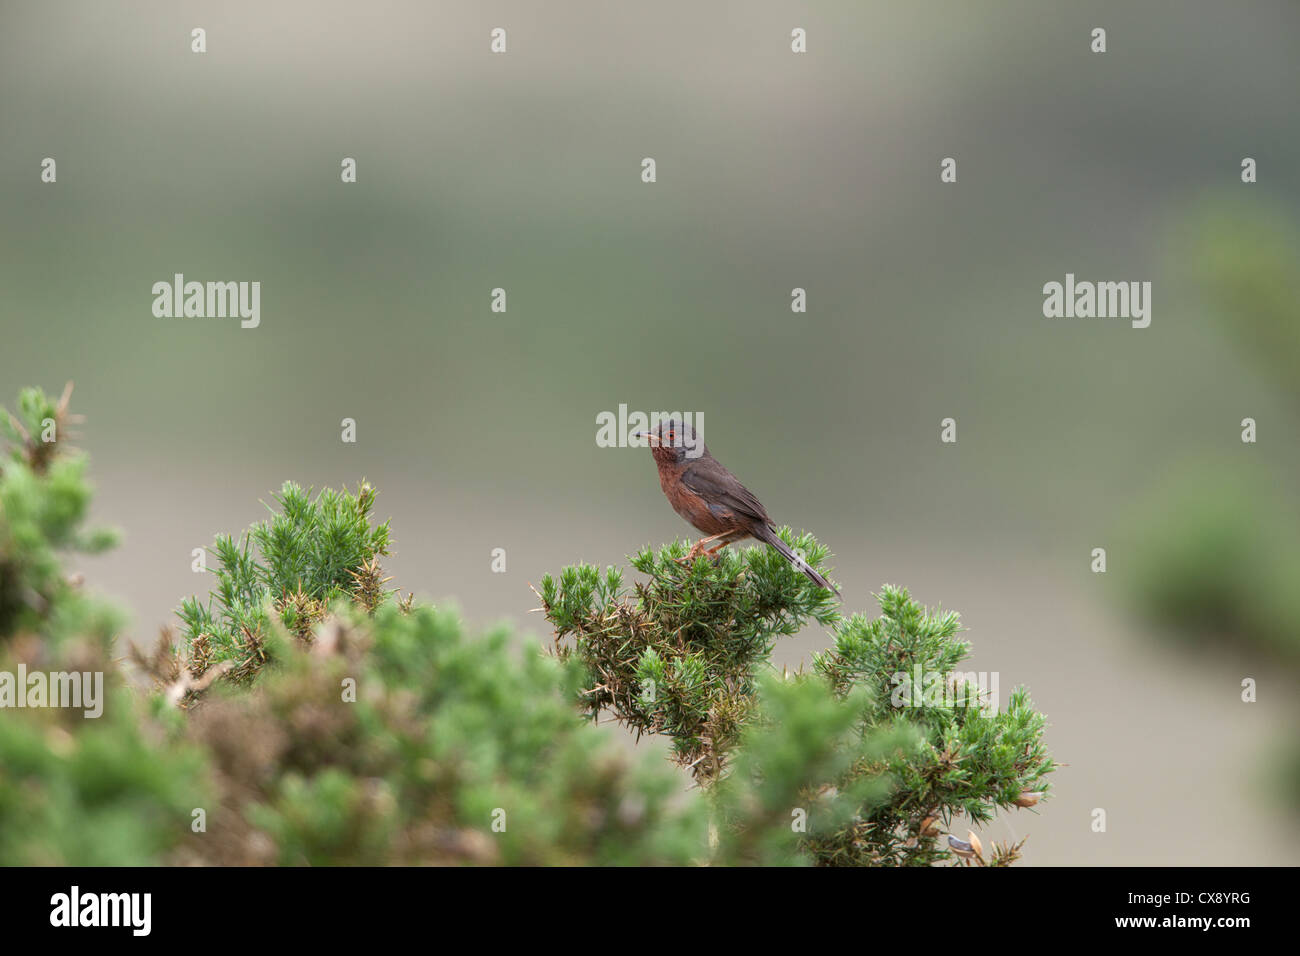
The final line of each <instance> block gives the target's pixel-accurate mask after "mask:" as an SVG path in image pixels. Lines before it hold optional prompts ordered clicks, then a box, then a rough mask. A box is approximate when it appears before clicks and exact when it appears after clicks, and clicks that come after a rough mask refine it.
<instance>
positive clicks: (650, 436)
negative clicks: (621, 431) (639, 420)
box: [632, 432, 659, 443]
mask: <svg viewBox="0 0 1300 956" xmlns="http://www.w3.org/2000/svg"><path fill="white" fill-rule="evenodd" d="M632 437H633V438H644V439H645V440H646V441H648V442H652V443H658V441H659V436H658V435H656V434H655V433H654V432H633V433H632Z"/></svg>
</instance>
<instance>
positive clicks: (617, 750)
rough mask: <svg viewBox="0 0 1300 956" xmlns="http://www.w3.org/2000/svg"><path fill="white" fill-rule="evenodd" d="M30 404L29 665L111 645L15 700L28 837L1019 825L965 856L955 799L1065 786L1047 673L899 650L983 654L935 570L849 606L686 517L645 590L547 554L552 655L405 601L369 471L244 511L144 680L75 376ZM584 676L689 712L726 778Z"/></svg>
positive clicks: (661, 855) (571, 840) (210, 841)
mask: <svg viewBox="0 0 1300 956" xmlns="http://www.w3.org/2000/svg"><path fill="white" fill-rule="evenodd" d="M20 408H21V409H22V415H21V417H19V418H16V419H15V420H14V421H13V422H11V423H10V426H11V427H10V431H9V432H8V434H9V435H10V442H11V447H10V448H9V449H7V457H6V458H5V464H4V470H3V473H0V534H2V535H3V536H2V537H0V545H2V547H3V551H2V552H0V557H2V561H0V571H2V573H3V578H2V579H0V592H2V593H4V594H6V595H9V596H10V597H9V603H8V604H7V605H6V613H5V616H4V617H3V618H0V624H2V626H0V671H5V670H11V669H13V668H14V667H15V666H17V664H19V663H22V664H24V665H26V666H28V667H36V666H40V667H44V668H47V669H50V670H55V669H68V670H74V669H75V670H80V671H100V672H102V673H103V674H104V677H105V695H104V706H103V716H102V717H101V718H98V719H86V718H85V717H83V715H82V712H81V711H79V710H70V709H68V708H56V707H41V708H29V709H25V710H22V711H15V710H9V709H5V710H0V864H15V863H20V864H93V865H123V864H157V863H173V864H174V863H193V864H239V865H260V864H272V865H273V864H281V865H305V864H313V865H317V864H341V865H346V864H430V863H432V864H489V865H490V864H582V865H585V864H596V865H608V864H634V865H658V864H663V865H686V864H704V863H712V864H733V863H741V864H754V863H757V864H794V865H807V864H848V865H867V864H925V863H933V862H937V861H942V860H947V861H953V862H972V861H975V862H980V863H986V864H1001V863H1007V862H1011V861H1012V860H1014V859H1015V857H1016V855H1017V852H1018V847H993V848H992V849H991V851H989V852H984V851H983V850H982V848H973V849H970V850H967V851H964V853H963V855H962V856H960V857H956V858H954V857H953V856H952V855H950V853H949V844H947V843H943V844H941V843H940V842H939V840H940V837H941V827H940V824H944V825H946V824H948V823H950V822H951V820H952V818H953V817H954V816H955V815H957V814H964V815H965V816H967V817H969V818H970V819H972V820H976V821H980V820H987V819H989V818H990V817H991V816H992V814H993V813H994V812H995V811H996V810H999V809H1007V808H1010V807H1012V806H1022V805H1027V804H1028V803H1033V802H1036V801H1037V798H1038V796H1039V795H1040V794H1041V792H1042V790H1043V789H1044V786H1043V782H1042V781H1043V777H1044V776H1045V775H1046V774H1047V773H1049V772H1050V771H1051V769H1052V764H1051V760H1050V758H1049V757H1047V755H1046V753H1045V751H1044V750H1043V748H1042V742H1041V733H1042V728H1043V718H1042V716H1041V715H1039V714H1037V713H1035V712H1034V711H1033V710H1032V708H1031V706H1030V704H1029V701H1028V697H1027V696H1025V695H1024V693H1023V692H1022V691H1017V692H1016V693H1015V694H1013V696H1012V704H1011V707H1010V708H1009V710H1008V711H1007V712H1006V713H1002V714H984V713H983V712H982V710H980V709H978V708H965V709H962V708H947V709H945V708H943V707H937V708H932V707H926V708H922V709H919V710H917V709H911V708H903V707H899V706H897V705H896V703H895V702H894V701H893V700H892V697H891V693H892V692H891V686H890V685H891V678H892V677H893V671H894V670H895V669H897V670H902V671H909V672H910V668H911V667H912V666H914V665H919V666H921V667H923V668H926V669H929V668H936V667H937V668H950V667H955V666H956V665H957V664H958V663H959V662H960V661H961V660H962V658H963V657H964V655H965V652H966V646H965V644H964V643H962V642H960V641H957V640H956V639H955V635H956V631H957V628H958V622H957V619H956V616H955V615H951V614H933V615H932V614H929V613H928V612H926V611H925V610H924V609H923V608H920V607H919V606H918V605H916V604H915V602H913V601H912V600H911V599H910V597H909V596H908V595H907V593H906V592H905V591H901V590H897V589H892V588H886V589H885V590H884V592H883V593H882V595H881V601H882V616H881V617H880V618H878V619H875V620H871V621H868V620H866V619H865V618H862V617H860V616H858V617H853V618H850V619H848V620H847V621H846V620H844V619H842V618H841V617H840V615H839V613H838V611H837V609H836V608H835V606H834V605H833V603H832V602H831V599H830V595H829V594H828V593H827V592H825V591H823V590H822V589H819V588H816V587H815V586H813V585H812V584H811V582H809V581H808V579H807V578H805V577H804V576H803V575H801V574H798V573H796V572H795V571H794V569H793V568H791V567H790V566H789V565H788V564H787V563H786V562H785V561H784V560H783V559H781V558H780V557H779V556H777V555H776V554H775V553H773V552H771V551H770V550H769V549H767V548H753V549H749V550H747V551H741V552H735V551H727V552H723V553H722V554H721V555H720V556H719V558H718V560H716V561H712V560H709V559H708V558H700V559H697V560H694V561H692V562H690V563H689V564H683V563H680V562H679V560H678V559H679V558H682V557H683V556H684V554H685V546H684V545H682V544H680V543H675V544H673V545H670V546H668V547H667V548H664V549H661V550H660V551H657V552H652V551H649V550H646V551H642V552H641V553H639V554H638V555H636V556H635V558H634V559H633V567H634V570H635V571H636V572H637V573H639V574H640V575H643V576H644V580H640V581H637V582H636V583H634V584H632V585H630V586H629V585H627V584H626V583H625V578H624V574H623V572H622V571H619V570H617V569H610V570H607V571H606V572H604V573H600V572H598V571H597V570H596V569H595V568H591V567H588V566H580V567H577V568H568V569H565V570H564V572H562V574H561V575H560V577H559V579H558V580H551V579H549V578H548V579H546V580H544V581H543V582H542V586H541V594H542V599H543V604H544V606H545V608H546V611H547V614H548V617H550V619H551V621H552V623H553V624H554V625H555V627H556V630H557V642H556V646H555V648H554V653H552V654H550V655H547V654H543V653H541V652H540V651H538V650H536V649H532V648H528V649H521V648H519V647H518V646H517V644H516V642H514V641H512V640H511V638H510V635H509V634H508V633H507V632H506V631H504V630H500V629H498V630H495V631H492V632H491V633H489V634H487V635H485V636H482V637H480V638H478V639H473V640H472V639H469V638H468V637H467V636H466V635H465V633H464V629H463V628H462V627H461V625H460V623H459V622H458V621H457V619H456V617H455V616H454V615H453V614H452V613H450V612H449V611H446V610H440V609H436V608H433V607H430V606H428V605H424V604H420V603H418V602H416V601H414V599H412V598H408V599H407V600H406V601H397V600H394V599H393V596H392V594H393V592H390V591H389V590H388V589H387V588H386V586H385V579H384V578H383V577H382V576H381V575H382V572H381V570H380V568H379V563H378V559H379V557H380V556H382V555H385V554H387V553H388V549H389V546H390V534H389V527H388V524H387V523H386V522H385V523H376V522H375V521H374V519H373V509H374V502H375V491H374V489H373V488H371V487H370V486H368V485H366V484H364V483H363V484H362V485H361V486H360V487H359V488H358V489H357V491H356V492H349V491H346V490H345V491H338V492H335V491H329V490H326V491H323V492H321V493H320V494H319V495H316V496H314V497H313V496H312V495H311V493H309V492H307V491H304V490H303V489H301V488H299V487H298V486H296V485H293V484H286V485H285V486H284V487H283V489H282V490H281V492H280V494H279V495H278V496H276V497H275V499H274V505H273V506H272V507H271V517H270V518H268V519H267V520H265V521H263V522H262V523H260V524H257V525H255V526H253V527H252V528H250V529H248V530H247V531H246V532H244V533H243V534H241V535H239V536H238V537H235V536H221V537H219V538H218V539H217V543H216V545H215V546H214V549H213V550H214V554H215V557H216V560H215V565H216V566H215V568H214V573H215V579H216V586H215V587H214V588H213V590H212V593H211V595H210V598H209V600H208V601H207V602H205V603H203V604H200V603H199V602H198V601H197V600H196V599H193V598H191V599H189V600H187V601H185V602H184V603H183V604H182V606H181V610H180V617H181V620H182V622H183V626H184V630H183V634H182V636H181V645H182V646H181V647H180V648H179V649H178V648H176V647H174V646H173V641H172V639H171V637H170V635H165V636H164V639H163V640H161V641H160V642H159V643H158V645H157V646H156V647H155V648H154V649H153V651H152V652H151V653H144V652H140V651H135V650H133V651H132V653H131V655H130V656H131V659H132V660H133V661H134V663H135V666H136V668H137V669H138V670H139V671H141V672H142V673H143V674H144V675H147V676H149V677H152V678H153V681H154V689H153V690H149V691H145V690H143V689H141V688H140V687H139V686H135V687H133V686H132V684H131V682H130V681H128V680H127V679H125V678H124V677H123V675H122V673H121V672H120V671H119V670H118V666H117V663H116V662H115V661H114V660H113V657H112V643H113V639H114V637H115V636H116V631H117V624H116V620H117V619H116V616H115V615H114V614H113V613H112V612H111V610H110V609H108V608H107V607H106V606H105V605H103V604H102V603H101V602H100V601H98V600H97V599H94V598H91V597H88V596H87V595H85V594H83V593H82V590H81V588H80V587H79V586H78V585H77V584H76V583H75V581H73V580H71V579H69V578H68V576H67V574H66V570H65V568H64V567H63V564H62V561H63V560H64V558H65V557H66V555H67V554H68V553H70V552H72V551H75V550H76V549H78V548H85V547H95V546H100V545H102V544H105V543H107V541H108V538H107V536H103V535H88V534H87V533H86V532H85V531H83V529H82V527H81V524H82V520H83V518H84V514H85V511H86V507H87V504H88V502H89V498H90V489H89V486H88V485H87V484H86V482H85V476H84V459H83V458H82V457H81V456H79V455H78V454H77V453H76V452H74V451H72V450H70V449H68V448H67V447H66V446H65V445H60V444H59V443H60V442H62V440H63V438H62V435H61V433H60V434H59V437H58V438H57V439H52V440H41V444H40V447H38V446H37V445H36V444H35V443H34V442H35V440H39V439H35V440H34V438H33V436H34V435H38V434H40V433H39V432H37V431H36V430H35V429H36V428H37V426H38V425H39V426H42V427H44V426H45V425H46V424H47V423H46V419H51V420H52V421H53V422H54V424H55V432H59V428H60V423H66V422H67V421H69V420H70V416H68V414H67V395H66V393H65V396H64V399H63V400H62V401H61V402H60V403H58V404H55V403H51V402H49V401H48V400H46V399H45V398H44V397H43V396H42V395H40V393H37V392H32V393H24V398H23V399H22V400H21V401H20ZM46 434H52V433H49V432H48V431H47V432H46ZM51 443H53V444H54V446H55V447H53V448H47V447H45V446H46V445H48V444H51ZM782 534H783V535H785V536H786V540H787V541H788V542H789V543H790V544H791V545H792V546H795V547H798V548H801V549H802V550H803V552H804V553H805V554H806V555H808V559H809V561H810V562H812V563H814V564H820V563H821V562H823V561H824V560H825V559H826V557H827V551H826V549H825V547H824V546H822V545H820V544H819V543H818V542H816V541H815V540H814V539H813V538H811V536H808V535H803V536H800V537H795V536H794V535H792V534H791V533H790V532H789V530H788V529H783V531H782ZM811 622H818V623H820V624H822V625H823V626H826V627H830V628H832V630H833V632H834V634H835V644H834V647H833V648H832V649H831V650H829V651H827V652H826V653H825V654H823V655H820V656H819V657H818V658H817V659H816V661H815V663H814V667H813V668H812V669H811V670H809V671H807V672H800V673H798V674H793V675H791V674H778V673H777V672H776V671H775V670H774V669H773V668H772V667H771V665H770V664H769V662H768V658H769V655H770V654H771V651H772V649H773V647H774V646H775V643H776V641H777V640H779V639H780V638H781V637H782V636H786V635H791V634H794V633H797V632H798V631H799V630H800V629H801V628H803V627H804V626H806V625H807V624H809V623H811ZM254 678H255V679H254ZM136 683H137V684H138V683H139V682H138V681H137V682H136ZM574 701H577V702H578V704H579V709H580V710H581V712H582V713H584V714H585V715H586V716H587V717H595V716H597V715H599V714H602V713H613V714H614V715H615V716H617V717H618V718H619V719H620V720H622V721H623V722H624V723H626V724H627V725H628V726H630V727H633V728H635V729H636V730H638V731H639V732H642V733H656V734H667V735H669V736H670V737H671V738H672V739H673V742H674V747H675V749H674V757H675V759H676V761H677V762H678V763H679V764H680V765H681V766H683V767H689V768H690V769H691V771H692V773H693V774H694V776H695V780H696V781H697V783H698V784H699V786H698V787H695V788H690V789H688V788H687V787H686V785H685V784H686V781H685V780H684V778H683V776H682V774H681V772H680V770H678V769H675V768H674V767H673V766H671V765H670V764H668V763H665V762H663V761H662V760H659V759H657V758H655V757H653V756H650V755H646V754H642V753H638V752H636V751H631V750H629V749H628V748H626V747H622V746H619V745H618V744H617V743H616V742H615V741H613V740H611V739H610V738H609V735H608V733H607V732H605V731H603V730H600V729H596V728H593V727H591V726H589V725H588V722H587V721H584V720H582V719H581V717H580V715H579V714H576V713H575V712H574V706H573V704H574ZM964 846H965V844H959V845H958V848H959V849H960V848H961V847H964Z"/></svg>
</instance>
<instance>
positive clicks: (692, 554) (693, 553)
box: [677, 531, 730, 563]
mask: <svg viewBox="0 0 1300 956" xmlns="http://www.w3.org/2000/svg"><path fill="white" fill-rule="evenodd" d="M729 533H730V532H727V531H724V532H722V533H721V534H715V535H710V536H709V537H707V538H701V539H700V540H699V541H696V542H695V543H694V544H693V545H691V550H689V551H687V552H686V557H684V558H678V559H677V561H678V563H685V562H687V561H694V560H695V559H696V558H698V557H699V556H700V555H702V554H712V553H713V551H717V550H718V548H721V547H723V546H724V545H725V544H726V543H727V542H725V541H724V542H722V544H720V545H718V547H717V548H714V549H713V551H706V549H705V547H704V546H705V545H706V544H708V543H709V542H710V541H717V540H718V539H719V538H725V537H726V536H727V535H728V534H729Z"/></svg>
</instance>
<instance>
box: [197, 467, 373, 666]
mask: <svg viewBox="0 0 1300 956" xmlns="http://www.w3.org/2000/svg"><path fill="white" fill-rule="evenodd" d="M375 496H376V491H375V489H374V488H373V487H372V486H370V485H369V484H366V483H365V482H363V483H362V484H361V485H360V486H359V487H358V488H357V490H356V492H355V493H353V492H350V491H347V490H346V489H345V490H343V491H333V490H330V489H326V490H325V491H322V492H321V493H320V494H319V495H317V496H316V497H315V498H312V497H311V492H310V491H307V490H304V489H303V488H301V487H300V486H298V485H296V484H294V483H293V482H285V484H284V486H283V487H282V488H281V490H280V493H279V494H278V495H275V496H273V500H274V501H275V504H276V505H278V506H279V510H278V511H277V510H275V508H273V507H271V506H270V505H268V506H267V508H268V510H269V511H271V517H270V518H269V519H267V520H265V521H262V522H259V523H257V524H255V525H253V526H252V527H251V528H249V529H248V530H247V531H246V532H245V533H244V534H243V536H242V538H241V539H239V540H238V541H237V540H236V539H235V538H234V537H232V536H230V535H225V534H222V535H218V536H217V538H216V542H215V544H214V545H213V555H214V557H215V560H216V567H215V568H213V569H212V571H213V573H214V574H215V575H216V578H217V583H216V586H215V587H214V588H213V589H212V591H211V594H210V598H209V600H208V601H207V602H206V603H200V601H199V600H198V599H197V598H194V597H191V598H187V599H186V600H185V601H183V602H182V604H181V606H180V609H179V611H178V614H179V616H180V618H181V621H182V622H183V624H184V639H185V642H186V644H187V646H188V658H189V662H190V664H189V667H190V670H191V672H192V674H193V676H195V677H199V676H200V675H202V674H203V673H205V672H206V671H207V669H208V668H209V667H212V666H214V665H217V666H222V667H223V668H225V669H227V670H228V671H229V675H230V678H231V679H233V680H236V681H247V680H251V679H252V678H253V676H254V675H255V674H256V673H257V671H258V670H259V669H260V668H261V666H262V665H263V664H264V663H265V661H266V659H267V653H268V651H267V646H266V642H267V640H268V637H269V635H270V634H271V633H272V630H273V629H272V624H273V622H275V621H278V622H279V623H280V624H281V625H283V626H284V627H285V628H286V629H287V630H288V631H289V632H290V633H292V634H294V635H296V636H297V637H298V638H299V639H301V640H303V641H310V639H311V635H312V632H313V630H314V629H315V627H316V626H317V625H318V624H320V622H321V621H322V620H324V618H325V615H326V613H327V612H328V611H329V609H330V607H331V606H332V605H334V604H336V603H338V602H344V603H350V604H354V605H356V606H359V607H361V608H363V609H364V610H366V611H367V612H373V611H374V610H375V608H377V607H378V606H379V605H380V604H381V603H383V602H384V601H385V600H387V599H388V598H389V597H390V596H391V593H392V592H389V591H386V590H385V589H384V584H385V582H386V580H387V579H386V578H384V577H383V576H382V571H381V569H380V567H379V558H380V557H381V556H383V555H387V554H388V547H389V525H388V522H383V523H382V524H379V525H375V526H372V523H371V516H372V512H373V510H374V505H375Z"/></svg>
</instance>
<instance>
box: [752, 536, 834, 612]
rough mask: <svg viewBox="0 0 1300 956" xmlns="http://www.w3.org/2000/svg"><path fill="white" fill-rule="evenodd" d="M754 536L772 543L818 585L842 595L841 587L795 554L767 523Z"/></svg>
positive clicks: (783, 555)
mask: <svg viewBox="0 0 1300 956" xmlns="http://www.w3.org/2000/svg"><path fill="white" fill-rule="evenodd" d="M754 537H756V538H758V540H760V541H763V542H766V543H767V544H770V545H771V546H772V547H774V548H776V550H778V551H780V552H781V555H782V557H784V558H785V559H786V560H787V561H789V562H790V563H791V564H793V565H794V566H795V567H796V568H798V569H799V570H800V571H802V572H803V573H804V574H806V575H807V576H808V577H809V579H811V580H812V581H813V583H815V584H816V585H817V586H818V587H823V588H825V589H826V590H828V591H834V592H835V596H836V597H840V596H841V595H840V589H839V588H837V587H836V586H835V585H833V584H831V582H829V581H827V580H826V579H825V578H824V577H822V576H821V575H820V574H818V573H817V572H816V570H814V569H813V568H812V567H811V566H810V565H809V564H808V562H806V561H805V560H804V559H803V558H801V557H799V555H797V554H795V553H794V552H793V551H792V550H791V549H790V546H789V545H788V544H786V543H785V542H784V541H782V540H781V536H780V535H779V534H777V533H776V532H775V531H773V530H772V529H771V528H769V527H768V526H767V525H759V530H758V532H757V533H755V535H754Z"/></svg>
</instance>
